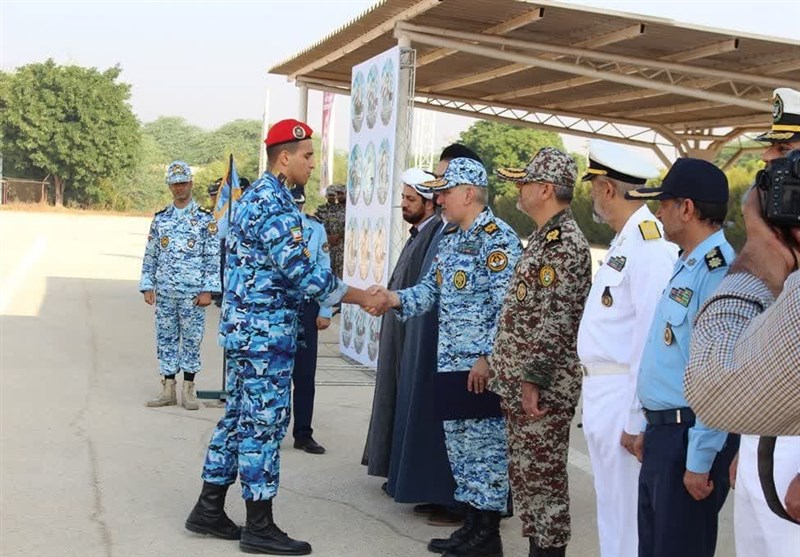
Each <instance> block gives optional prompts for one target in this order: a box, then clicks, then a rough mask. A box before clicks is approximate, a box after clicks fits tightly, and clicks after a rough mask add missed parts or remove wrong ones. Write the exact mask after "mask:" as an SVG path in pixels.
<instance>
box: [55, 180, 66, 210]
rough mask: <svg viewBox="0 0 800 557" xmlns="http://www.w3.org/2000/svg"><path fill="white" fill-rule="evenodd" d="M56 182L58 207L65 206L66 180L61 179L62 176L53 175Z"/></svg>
mask: <svg viewBox="0 0 800 557" xmlns="http://www.w3.org/2000/svg"><path fill="white" fill-rule="evenodd" d="M53 178H54V179H55V182H56V188H55V194H56V195H55V196H56V207H63V206H64V180H62V179H61V177H60V176H53Z"/></svg>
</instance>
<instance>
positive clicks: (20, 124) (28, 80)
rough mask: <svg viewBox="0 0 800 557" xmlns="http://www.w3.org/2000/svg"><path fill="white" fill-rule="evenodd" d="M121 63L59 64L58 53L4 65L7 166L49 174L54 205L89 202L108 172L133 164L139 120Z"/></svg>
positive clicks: (0, 106) (1, 92)
mask: <svg viewBox="0 0 800 557" xmlns="http://www.w3.org/2000/svg"><path fill="white" fill-rule="evenodd" d="M121 73H122V69H121V68H120V67H119V66H115V67H113V68H109V69H107V70H105V71H102V72H101V71H99V70H98V69H96V68H82V67H80V66H72V65H67V66H60V65H57V64H56V63H55V62H54V61H53V60H47V61H46V62H44V63H38V64H29V65H27V66H22V67H20V68H18V69H17V70H16V71H14V72H10V73H5V72H4V73H0V129H2V131H3V157H4V163H5V164H6V167H7V171H8V172H9V173H14V174H17V175H19V176H22V177H29V178H36V179H42V178H44V177H46V176H48V175H49V176H52V177H53V181H54V183H55V201H56V204H57V205H61V204H63V202H64V199H65V197H66V198H67V199H68V200H71V201H74V202H76V203H78V204H81V205H85V204H92V203H93V202H95V201H96V200H97V199H98V198H100V197H102V195H103V193H104V192H105V188H104V187H102V186H101V185H100V184H101V181H102V180H103V179H105V180H110V181H112V182H113V180H115V179H116V178H118V177H120V176H123V175H125V173H126V172H128V171H130V169H132V168H133V166H134V165H135V161H136V153H137V149H138V146H139V140H140V133H139V123H138V122H137V120H136V117H135V116H134V115H133V111H132V110H131V106H130V104H129V100H130V85H128V84H127V83H120V82H118V81H117V78H119V76H120V74H121Z"/></svg>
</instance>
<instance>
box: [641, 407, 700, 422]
mask: <svg viewBox="0 0 800 557" xmlns="http://www.w3.org/2000/svg"><path fill="white" fill-rule="evenodd" d="M644 418H645V420H647V423H648V424H650V425H670V424H685V423H690V422H694V412H693V411H692V409H691V408H672V409H670V410H648V409H647V408H645V409H644Z"/></svg>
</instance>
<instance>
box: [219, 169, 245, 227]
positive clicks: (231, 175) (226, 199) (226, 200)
mask: <svg viewBox="0 0 800 557" xmlns="http://www.w3.org/2000/svg"><path fill="white" fill-rule="evenodd" d="M241 196H242V188H241V186H240V185H239V174H238V173H237V172H236V164H234V162H233V153H231V158H230V162H229V163H228V170H227V172H225V178H224V179H223V180H222V186H221V187H220V189H219V194H218V196H217V204H216V206H215V207H214V218H215V219H217V224H218V225H219V231H220V236H221V237H222V238H224V237H225V236H226V235H227V234H228V224H229V223H230V219H231V213H232V209H233V205H234V203H235V202H236V200H237V199H239V198H240V197H241Z"/></svg>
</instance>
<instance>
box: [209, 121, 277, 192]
mask: <svg viewBox="0 0 800 557" xmlns="http://www.w3.org/2000/svg"><path fill="white" fill-rule="evenodd" d="M262 141H263V138H262V137H261V122H260V121H258V120H234V121H233V122H228V123H227V124H223V125H222V126H220V127H219V128H217V129H216V130H214V131H212V132H209V133H205V134H204V135H203V136H202V137H200V139H199V141H198V142H197V144H196V149H195V152H194V155H193V162H195V163H197V164H198V165H204V164H208V163H211V162H213V161H216V160H219V159H220V158H224V159H225V160H227V157H228V155H230V154H231V153H233V157H234V159H235V160H236V169H237V170H238V171H239V175H240V176H245V177H246V178H247V179H248V180H255V178H256V177H257V176H256V175H257V174H258V155H259V152H260V150H261V142H262Z"/></svg>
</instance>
